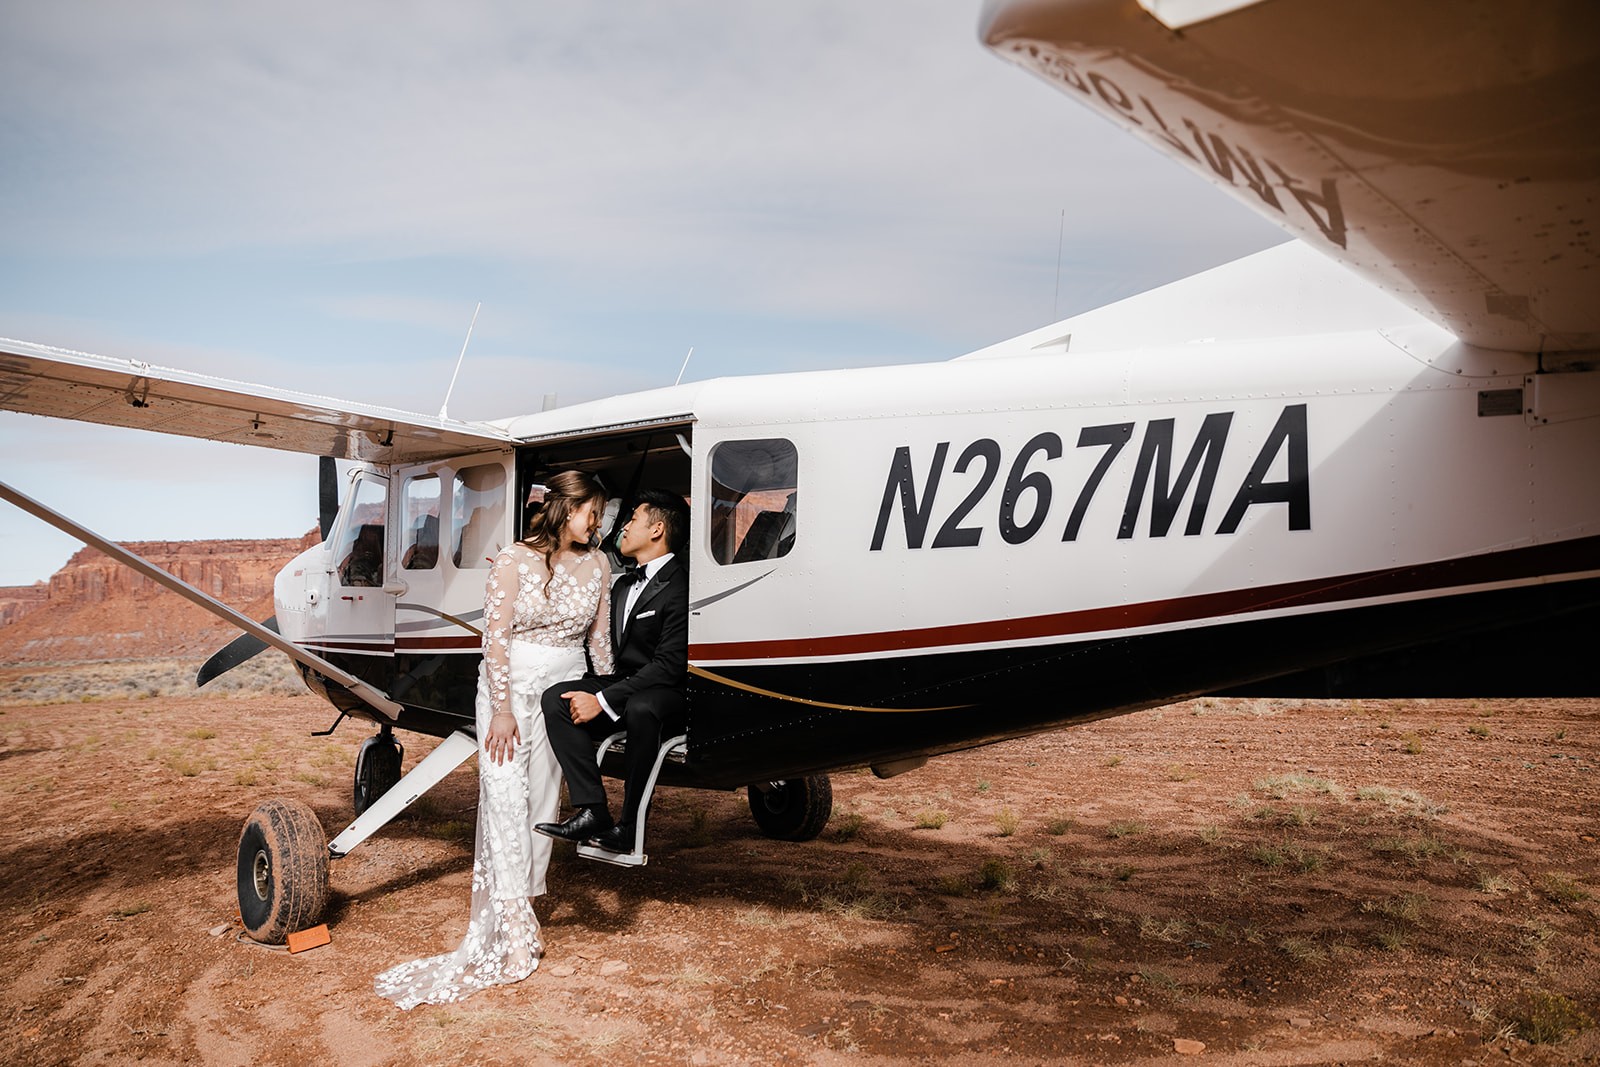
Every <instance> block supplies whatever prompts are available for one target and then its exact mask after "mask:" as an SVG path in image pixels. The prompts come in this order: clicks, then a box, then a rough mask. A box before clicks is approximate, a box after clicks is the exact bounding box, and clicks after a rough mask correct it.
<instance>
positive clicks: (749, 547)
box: [733, 493, 795, 563]
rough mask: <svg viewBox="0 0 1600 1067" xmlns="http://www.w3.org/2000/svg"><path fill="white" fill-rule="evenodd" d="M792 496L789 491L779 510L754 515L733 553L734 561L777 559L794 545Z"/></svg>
mask: <svg viewBox="0 0 1600 1067" xmlns="http://www.w3.org/2000/svg"><path fill="white" fill-rule="evenodd" d="M794 498H795V494H794V493H790V494H789V497H788V499H787V500H785V501H784V504H783V509H782V510H781V511H778V510H773V511H763V512H761V513H759V514H758V515H756V517H755V521H753V522H751V523H750V529H748V530H746V531H745V535H744V540H743V541H741V542H739V550H738V551H737V552H735V553H734V554H733V562H734V563H749V562H751V561H752V560H759V559H777V558H778V557H779V556H784V555H787V554H788V552H789V549H791V548H792V547H794V527H795V522H794Z"/></svg>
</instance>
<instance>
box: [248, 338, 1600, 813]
mask: <svg viewBox="0 0 1600 1067" xmlns="http://www.w3.org/2000/svg"><path fill="white" fill-rule="evenodd" d="M1538 371H1539V367H1538V361H1537V360H1536V359H1535V357H1532V356H1524V355H1517V354H1512V353H1505V352H1492V351H1486V350H1480V349H1475V348H1472V347H1470V346H1465V345H1462V344H1460V343H1458V342H1456V341H1455V339H1454V338H1452V337H1451V336H1450V335H1449V334H1448V333H1446V332H1445V331H1443V330H1442V329H1440V328H1438V327H1435V326H1431V325H1425V324H1424V325H1417V324H1413V325H1410V326H1406V327H1404V328H1401V329H1395V330H1386V331H1379V330H1365V331H1354V332H1342V333H1331V334H1326V335H1318V336H1301V337H1293V338H1285V339H1259V340H1249V341H1243V342H1231V343H1230V342H1213V343H1206V344H1190V345H1174V346H1170V347H1159V348H1151V349H1145V350H1139V351H1134V352H1128V351H1120V352H1111V353H1083V354H1074V353H1072V352H1070V351H1066V352H1062V351H1059V350H1058V351H1053V352H1051V353H1050V354H1044V355H1020V356H1001V357H998V358H992V359H967V360H957V361H953V362H949V363H939V364H928V365H918V366H909V367H907V366H901V367H892V368H877V369H868V370H853V371H829V372H818V373H810V374H788V375H771V376H755V377H749V378H738V379H719V380H715V381H711V382H706V383H701V384H697V385H694V386H684V387H678V388H676V389H672V390H662V391H660V392H658V393H655V394H641V395H639V396H637V397H634V398H614V399H612V400H610V401H603V402H599V403H598V404H597V405H587V406H586V405H580V406H578V407H575V408H571V409H562V410H561V411H559V412H555V413H546V414H543V415H537V416H528V417H525V418H524V419H520V420H511V421H510V422H509V423H508V428H509V429H510V430H511V432H512V434H513V435H514V436H515V437H517V438H518V439H519V440H522V441H524V442H526V443H525V444H523V445H520V446H518V447H517V448H515V449H511V450H506V451H502V452H499V453H490V454H482V453H479V454H474V455H471V456H467V457H463V458H461V459H450V460H443V461H437V462H434V463H430V464H424V465H419V466H413V467H409V468H404V469H398V468H383V467H369V468H367V469H365V470H363V471H362V472H360V473H358V475H357V479H358V485H359V483H360V482H361V481H378V480H383V481H385V482H386V483H387V488H388V494H387V507H388V509H389V512H388V525H389V528H390V529H391V530H394V531H397V532H403V531H404V530H407V529H414V528H416V527H417V526H418V520H417V518H416V517H415V516H414V515H410V514H407V513H406V512H405V509H406V507H407V505H406V503H405V502H406V501H408V500H410V501H412V502H413V505H414V503H415V501H416V500H417V499H419V497H420V498H424V499H427V500H435V499H442V500H444V501H445V502H446V506H445V507H443V509H442V510H436V511H435V514H436V515H437V516H438V518H439V520H440V530H439V537H440V538H441V539H442V543H443V546H444V549H443V551H440V552H439V553H438V560H437V563H436V564H435V565H433V566H431V567H429V568H427V569H418V568H415V567H413V568H411V569H407V568H405V567H402V566H401V563H400V561H401V554H402V553H403V552H404V551H405V547H406V546H405V543H404V539H403V537H402V536H391V537H390V538H389V539H388V542H387V545H386V549H385V552H386V555H385V561H384V579H383V581H384V584H383V586H381V587H371V586H369V587H366V588H362V589H352V588H345V587H341V586H340V584H339V580H338V575H337V573H336V572H337V562H338V561H337V560H335V559H334V558H333V553H334V551H335V549H334V548H333V547H331V546H335V545H337V543H339V541H340V531H342V530H344V529H345V527H346V525H347V524H348V523H349V522H350V521H352V520H351V517H350V515H349V514H348V505H347V514H346V515H344V516H342V517H341V520H340V524H341V525H340V529H339V530H336V531H335V533H334V535H333V536H331V537H330V538H329V543H328V544H327V545H324V546H319V547H318V548H314V549H310V550H308V551H307V552H306V553H305V554H303V555H302V556H301V557H300V558H299V559H297V560H296V561H295V562H294V563H293V564H291V565H290V567H288V568H286V569H285V571H284V573H283V575H281V576H280V579H279V583H278V618H279V621H280V625H281V626H282V627H283V631H284V634H285V636H288V637H290V638H291V639H292V640H295V641H297V642H301V643H304V644H306V645H308V646H309V647H311V648H312V649H314V650H317V651H320V652H321V653H322V654H324V655H326V656H328V657H329V658H330V659H332V660H333V661H335V662H338V663H341V664H342V665H344V666H345V667H346V668H347V669H349V670H351V671H352V673H356V674H358V675H362V676H364V677H370V679H371V680H372V681H373V682H374V684H375V685H378V686H379V687H380V688H382V689H384V690H385V691H386V692H388V693H389V694H390V696H391V697H393V698H394V699H396V700H398V701H400V702H402V703H403V704H405V705H406V707H407V711H408V716H410V717H411V718H410V721H409V722H402V725H408V726H415V727H417V728H421V729H425V730H429V731H430V732H436V733H437V732H444V731H445V730H447V729H449V728H453V727H455V726H459V725H460V723H461V720H462V717H470V714H471V693H472V690H473V685H474V683H475V679H476V664H477V660H478V657H477V641H478V639H477V634H476V631H475V629H474V626H475V623H476V621H477V620H478V619H479V618H480V617H481V611H482V603H481V600H482V589H483V578H484V577H485V574H486V572H485V571H484V570H483V567H485V566H486V565H487V564H486V561H487V559H488V558H490V557H492V555H493V549H497V548H498V547H499V546H500V545H503V544H505V543H507V542H508V541H509V540H510V538H511V537H512V531H513V529H514V528H515V524H519V523H520V521H521V519H520V509H519V507H518V499H519V492H520V489H519V487H520V486H521V485H522V484H523V483H525V482H526V481H527V480H528V477H529V476H528V475H526V474H525V475H524V476H523V477H522V478H521V479H519V477H518V470H519V464H520V466H521V467H529V466H530V465H536V466H538V468H539V469H540V470H548V469H557V468H558V466H559V465H560V464H565V463H569V462H570V463H574V464H577V465H584V464H585V462H586V456H592V457H593V462H590V463H589V464H588V465H589V466H590V467H591V468H596V469H600V468H603V470H602V473H604V474H605V476H606V477H607V479H608V481H609V482H610V483H611V484H612V485H614V486H616V485H617V483H618V482H619V481H622V480H624V479H623V478H622V477H621V476H622V475H623V474H624V473H625V470H626V468H623V467H618V466H617V465H616V462H615V461H614V460H613V459H611V457H612V456H613V453H616V452H618V451H619V449H618V448H615V447H612V446H613V445H614V444H618V443H623V442H632V443H633V444H634V446H635V448H636V449H637V448H638V447H650V446H648V445H643V444H641V442H642V441H643V440H644V438H646V437H651V438H652V439H653V441H654V443H655V447H660V446H661V445H662V444H663V443H666V445H667V447H668V448H669V450H670V451H671V452H672V453H674V454H677V456H678V465H677V466H676V467H674V468H673V473H671V474H670V475H669V476H667V477H666V478H664V479H658V478H655V477H652V474H651V471H650V470H648V469H647V470H646V471H645V474H644V482H645V483H646V484H664V485H665V486H666V487H668V488H671V489H673V490H675V491H678V492H681V493H683V494H684V495H685V496H687V497H689V498H690V499H691V501H692V504H693V508H692V524H691V533H690V538H689V545H688V548H687V553H688V555H689V563H690V574H691V607H692V613H691V622H690V669H691V675H692V678H691V693H690V700H691V712H690V758H689V766H690V768H691V770H692V771H693V772H694V775H693V776H694V778H695V779H697V780H699V781H701V782H703V783H709V784H721V785H727V784H739V783H743V782H748V781H753V780H759V779H762V778H766V777H772V778H780V777H786V776H793V775H796V774H800V773H810V772H814V771H819V770H826V769H830V768H834V767H841V766H848V765H860V764H863V763H893V762H895V761H898V760H905V759H912V758H915V757H919V756H923V755H927V754H931V753H936V752H940V751H949V750H952V749H956V748H962V747H969V746H971V745H973V744H980V743H984V742H987V741H992V740H997V739H1000V738H1003V737H1009V736H1017V735H1020V734H1025V733H1029V732H1033V731H1037V730H1041V729H1047V728H1051V727H1055V726H1060V725H1063V724H1066V723H1070V722H1073V721H1082V720H1084V719H1087V718H1093V717H1100V716H1103V715H1107V714H1114V713H1116V712H1119V711H1126V710H1132V709H1133V708H1136V707H1144V706H1150V705H1153V704H1159V703H1164V702H1167V701H1171V700H1174V699H1181V698H1183V697H1185V696H1189V695H1194V694H1198V693H1203V692H1213V691H1219V690H1228V689H1235V688H1239V687H1243V686H1248V685H1251V684H1256V683H1260V682H1261V681H1262V680H1264V679H1268V678H1272V677H1280V676H1285V675H1290V674H1294V673H1295V672H1304V671H1307V670H1310V669H1316V668H1321V667H1323V666H1325V665H1329V664H1338V663H1340V662H1344V661H1351V660H1359V659H1362V658H1364V657H1370V656H1373V655H1378V654H1381V653H1384V652H1387V651H1389V650H1392V649H1396V648H1400V647H1404V646H1417V645H1427V644H1429V643H1436V642H1439V641H1447V640H1450V639H1454V638H1460V637H1462V636H1464V635H1470V634H1473V633H1477V632H1483V631H1489V630H1494V629H1497V628H1498V629H1506V628H1514V627H1516V626H1517V625H1520V624H1523V623H1527V622H1533V621H1537V620H1547V621H1548V624H1549V625H1550V626H1552V627H1555V628H1557V629H1559V628H1560V627H1561V626H1562V625H1563V623H1562V621H1561V618H1562V617H1563V615H1565V614H1566V613H1572V612H1576V613H1578V614H1576V615H1573V616H1571V617H1572V618H1576V619H1583V620H1585V623H1584V625H1589V624H1590V623H1591V622H1592V619H1593V617H1594V611H1593V609H1594V605H1595V604H1596V603H1597V602H1600V493H1597V492H1596V489H1595V482H1594V469H1595V467H1594V463H1595V460H1596V459H1597V458H1600V418H1596V417H1595V416H1596V415H1597V414H1600V374H1596V373H1594V372H1578V373H1560V374H1541V373H1538ZM661 427H665V429H661ZM652 428H653V429H652ZM680 436H681V439H682V440H681V442H680V441H678V440H677V438H679V437H680ZM752 443H754V444H752ZM683 446H687V448H686V452H687V454H686V455H684V454H683V453H684V451H685V450H684V447H683ZM752 449H754V451H753V452H752ZM746 453H749V454H752V455H756V456H758V457H760V458H761V462H766V460H767V459H769V458H770V457H771V456H773V455H779V456H780V458H779V460H778V462H777V465H776V468H775V470H776V471H777V475H776V482H777V484H767V483H768V482H771V481H772V480H773V479H772V478H771V477H768V478H767V479H766V481H762V480H761V479H760V478H759V477H756V478H755V479H754V481H752V482H751V483H750V484H749V485H745V484H743V483H740V479H741V478H744V477H746V476H745V475H742V474H740V473H739V471H738V469H737V466H736V465H735V467H729V466H728V462H729V460H728V457H730V456H733V457H738V456H741V455H745V454H746ZM719 457H721V458H720V459H719ZM602 458H604V459H605V462H604V463H602ZM493 465H498V466H499V467H500V468H501V469H502V470H503V472H504V474H503V477H502V478H501V479H500V481H501V483H502V484H503V486H504V490H503V492H504V501H503V507H502V508H501V515H500V519H499V522H500V525H499V526H498V528H497V531H496V534H495V536H494V537H493V538H491V539H489V540H488V541H485V542H484V543H482V544H480V545H479V546H478V547H479V548H480V549H482V550H483V551H482V552H480V553H479V555H478V556H477V557H476V558H472V557H471V556H470V554H469V556H468V558H467V559H466V561H465V562H464V563H460V564H458V563H457V562H456V561H455V559H454V557H455V553H454V552H453V550H452V546H453V545H454V544H455V541H456V538H457V533H458V528H459V527H460V526H461V525H462V524H463V523H464V521H465V519H466V516H465V515H464V513H463V510H462V509H461V508H460V507H457V508H455V509H453V510H452V508H450V507H449V506H448V501H449V499H450V496H451V494H450V492H449V491H448V490H445V491H443V492H441V491H439V490H436V489H433V488H427V489H425V490H424V491H423V492H421V493H420V494H419V493H417V492H413V491H412V490H411V489H410V488H408V487H410V486H412V485H413V484H414V483H415V482H416V480H417V479H422V480H424V482H425V483H426V484H427V485H429V486H431V485H432V483H431V482H427V480H428V479H432V478H434V477H437V478H438V479H439V482H438V484H439V485H441V486H449V485H450V484H451V483H452V480H453V479H457V478H458V472H459V471H462V470H470V469H476V470H478V471H479V472H480V475H479V476H478V477H477V481H478V483H479V484H485V480H484V478H483V477H482V476H481V472H482V471H483V469H484V468H485V467H486V466H493ZM771 473H773V472H772V471H768V474H771ZM752 477H753V476H752ZM730 482H732V483H739V484H736V485H735V486H734V488H733V489H730V488H729V483H730ZM756 483H760V484H756ZM744 490H750V492H749V494H748V495H749V500H748V501H746V502H745V504H744V505H742V507H743V509H744V517H743V519H738V518H734V517H732V516H736V515H737V514H738V513H739V509H740V505H738V504H736V503H730V502H729V501H730V500H731V499H733V498H737V497H739V496H740V494H741V492H742V491H744ZM619 491H620V490H619ZM790 494H792V496H791V495H790ZM750 501H754V502H755V503H754V504H753V505H752V504H751V503H750ZM763 512H770V513H772V515H771V517H770V518H769V519H762V518H761V514H762V513H763ZM368 518H369V519H370V518H371V516H370V515H369V516H368ZM759 529H766V530H767V531H768V532H771V531H774V530H781V534H780V536H779V537H777V538H773V539H772V540H771V541H770V542H769V543H767V544H765V545H764V546H758V549H757V550H756V551H745V552H743V554H741V548H745V547H747V546H744V545H743V540H744V539H745V538H749V539H752V540H759V539H761V537H762V534H761V533H760V532H759ZM784 538H787V541H786V543H785V542H784V541H783V539H784ZM348 540H349V538H348V536H346V538H345V541H346V542H348ZM1584 612H1587V613H1588V614H1583V613H1584ZM1520 673H1521V674H1522V675H1523V676H1524V677H1525V682H1526V685H1525V687H1524V688H1526V689H1528V690H1529V691H1536V690H1538V689H1539V688H1540V686H1541V682H1540V681H1539V680H1538V678H1537V677H1535V676H1534V675H1536V674H1537V669H1536V668H1534V667H1532V666H1531V665H1530V666H1528V667H1527V669H1526V670H1524V671H1522V672H1520ZM1420 684H1421V685H1422V686H1423V687H1424V688H1426V687H1427V684H1428V683H1426V682H1425V681H1422V682H1420ZM1551 684H1557V683H1555V682H1554V681H1553V680H1552V681H1551ZM1563 684H1564V683H1563ZM351 706H352V707H354V706H355V705H353V704H352V705H351Z"/></svg>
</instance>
